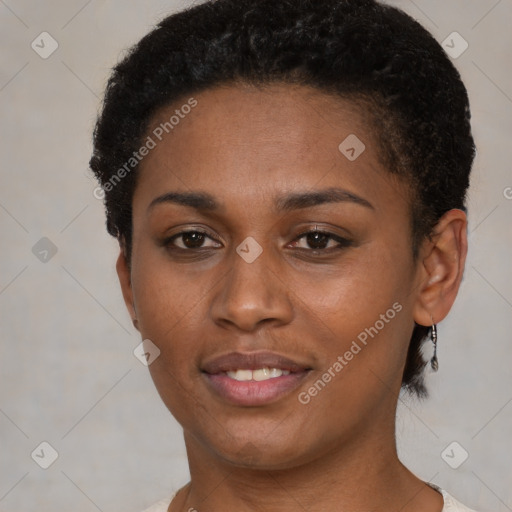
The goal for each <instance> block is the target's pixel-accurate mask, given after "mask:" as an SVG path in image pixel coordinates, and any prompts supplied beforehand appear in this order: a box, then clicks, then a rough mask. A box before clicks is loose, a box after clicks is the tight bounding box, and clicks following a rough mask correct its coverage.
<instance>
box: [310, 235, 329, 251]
mask: <svg viewBox="0 0 512 512" xmlns="http://www.w3.org/2000/svg"><path fill="white" fill-rule="evenodd" d="M328 238H329V236H328V235H324V234H323V233H310V234H308V235H307V241H308V244H309V245H313V246H314V247H313V248H314V249H323V248H325V246H326V245H327V242H328V240H327V239H328Z"/></svg>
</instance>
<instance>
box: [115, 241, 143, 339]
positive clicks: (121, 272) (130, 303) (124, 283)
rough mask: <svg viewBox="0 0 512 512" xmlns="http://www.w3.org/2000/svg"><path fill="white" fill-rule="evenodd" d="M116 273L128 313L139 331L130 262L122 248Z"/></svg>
mask: <svg viewBox="0 0 512 512" xmlns="http://www.w3.org/2000/svg"><path fill="white" fill-rule="evenodd" d="M116 271H117V277H118V278H119V284H120V285H121V291H122V293H123V298H124V302H125V304H126V307H127V309H128V312H129V313H130V317H131V319H132V322H133V325H134V327H135V328H136V329H137V330H138V329H139V326H138V321H137V313H136V310H135V301H134V297H133V290H132V282H131V272H130V268H129V265H128V261H127V259H126V254H125V251H124V249H123V247H122V246H121V250H120V252H119V256H118V258H117V262H116Z"/></svg>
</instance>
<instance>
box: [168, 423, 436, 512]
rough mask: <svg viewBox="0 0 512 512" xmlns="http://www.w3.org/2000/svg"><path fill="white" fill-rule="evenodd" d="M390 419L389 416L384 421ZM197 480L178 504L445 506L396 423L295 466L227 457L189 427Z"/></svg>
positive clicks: (182, 507) (279, 511) (423, 510)
mask: <svg viewBox="0 0 512 512" xmlns="http://www.w3.org/2000/svg"><path fill="white" fill-rule="evenodd" d="M381 426H382V424H381ZM185 442H186V446H187V453H188V458H189V465H190V474H191V482H190V483H189V484H188V485H187V486H186V488H184V489H183V490H182V491H183V492H180V493H179V494H178V496H177V499H176V500H175V501H174V502H173V504H172V507H170V509H169V510H170V511H172V512H179V511H189V510H196V511H199V512H201V510H209V511H211V512H220V511H225V510H243V511H247V512H249V511H257V510H258V511H259V510H262V506H263V508H264V509H265V510H272V511H275V512H291V511H292V510H293V511H294V512H295V511H297V510H308V511H310V512H316V511H325V510H340V511H344V510H350V511H367V510H400V511H401V512H413V511H414V512H440V511H441V509H442V497H441V495H440V494H439V493H437V492H436V491H434V490H433V489H431V488H430V487H428V486H427V485H425V483H424V482H422V481H421V480H419V479H418V478H417V477H415V476H414V475H413V474H412V473H411V472H410V471H409V470H407V468H405V467H404V466H403V464H402V463H401V462H400V461H399V459H398V456H397V453H396V446H395V441H394V423H393V430H392V431H391V432H390V431H389V429H386V432H382V430H381V431H380V432H379V433H378V434H376V435H373V436H372V437H370V438H368V437H367V436H365V439H361V438H360V439H359V440H358V442H354V441H353V440H352V441H351V442H350V443H345V444H343V445H342V446H336V447H332V448H331V449H329V450H328V451H326V453H324V454H322V455H321V456H316V457H315V458H313V459H312V460H309V461H307V462H305V463H303V464H301V465H297V466H294V467H291V468H287V469H279V470H267V469H261V468H260V469H257V468H247V467H245V468H243V467H239V466H235V465H233V464H230V463H228V462H226V461H225V460H224V459H222V458H221V457H218V456H216V455H215V454H213V453H212V452H211V451H208V450H206V449H205V448H204V446H203V445H202V444H200V443H199V442H198V441H197V440H196V439H195V438H194V437H193V436H192V435H190V434H188V433H185Z"/></svg>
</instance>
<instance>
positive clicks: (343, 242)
mask: <svg viewBox="0 0 512 512" xmlns="http://www.w3.org/2000/svg"><path fill="white" fill-rule="evenodd" d="M193 233H199V234H201V235H205V236H206V237H208V238H210V239H211V240H214V241H215V242H217V240H215V239H214V238H213V237H211V236H210V235H209V234H208V233H207V232H206V231H202V230H199V229H192V230H189V231H181V232H180V233H177V234H175V235H172V236H171V237H169V238H167V239H166V240H164V241H163V245H164V246H165V247H167V248H168V249H170V250H178V251H184V252H193V251H201V250H205V249H209V247H197V248H186V249H184V248H183V247H176V246H173V243H174V240H176V239H178V238H180V237H182V236H184V235H189V234H193ZM309 234H319V235H325V236H326V237H328V239H329V240H328V241H327V243H329V241H330V240H334V241H336V242H338V246H337V247H330V248H327V249H304V248H299V250H301V251H306V252H309V253H313V254H318V253H323V254H328V253H330V252H332V251H338V250H340V249H345V248H347V247H350V246H351V245H352V241H351V240H349V239H347V238H343V237H341V236H338V235H335V234H334V233H330V232H329V231H323V230H320V229H310V230H307V231H304V232H302V233H300V234H299V235H297V237H296V238H295V239H294V240H293V242H296V241H299V240H301V239H302V238H304V237H305V236H307V235H309ZM217 243H218V242H217Z"/></svg>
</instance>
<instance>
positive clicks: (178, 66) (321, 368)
mask: <svg viewBox="0 0 512 512" xmlns="http://www.w3.org/2000/svg"><path fill="white" fill-rule="evenodd" d="M469 121H470V112H469V105H468V98H467V93H466V90H465V88H464V85H463V84H462V82H461V80H460V76H459V74H458V72H457V71H456V69H455V68H454V66H453V65H452V63H451V62H450V60H449V58H448V57H447V56H446V55H445V54H444V52H443V50H442V48H441V47H440V46H439V44H438V43H437V42H436V41H435V40H434V39H433V37H432V36H431V35H430V34H429V33H428V32H427V31H426V30H425V29H424V28H422V27H421V26H420V25H419V24H418V23H417V22H415V21H414V20H412V19H411V18H410V17H409V16H407V15H406V14H404V13H403V12H401V11H400V10H398V9H395V8H392V7H389V6H385V5H382V4H380V3H377V2H375V1H372V0H357V1H354V0H352V1H348V0H325V1H322V2H315V1H312V0H280V1H277V2H276V1H275V0H258V1H257V2H255V1H254V0H217V1H214V2H206V3H202V4H199V5H196V6H194V7H192V8H190V9H188V10H185V11H183V12H181V13H178V14H174V15H172V16H169V17H168V18H166V19H165V20H164V21H162V22H161V23H160V24H159V25H158V26H157V27H156V28H155V30H153V31H152V32H151V33H150V34H148V35H147V36H146V37H144V38H143V39H142V40H141V41H140V42H139V43H138V44H137V45H136V46H135V47H134V48H133V49H132V50H131V52H130V53H129V54H128V55H127V56H126V57H125V59H124V60H123V61H122V62H121V63H120V64H119V65H118V66H117V67H116V68H115V70H114V73H113V75H112V77H111V78H110V81H109V84H108V87H107V91H106V95H105V102H104V107H103V111H102V113H101V115H100V117H99V119H98V123H97V126H96V131H95V137H94V154H93V156H92V159H91V168H92V169H93V171H94V172H95V174H96V176H97V178H98V179H99V182H100V184H101V186H102V188H103V191H104V194H105V206H106V211H107V228H108V231H109V232H110V233H111V234H112V235H113V236H115V237H117V239H118V240H119V243H120V248H121V250H120V255H119V258H118V261H117V271H118V275H119V279H120V283H121V288H122V291H123V296H124V299H125V302H126V305H127V308H128V310H129V312H130V315H131V317H132V319H133V323H134V325H135V327H136V328H137V329H138V330H139V331H140V334H141V337H142V339H143V340H144V342H143V346H142V355H143V357H144V358H145V359H146V360H147V364H148V366H149V369H150V372H151V376H152V378H153V380H154V382H155V385H156V387H157V390H158V392H159V394H160V396H161V398H162V400H163V401H164V403H165V404H166V406H167V407H168V408H169V410H170V411H171V413H172V414H173V415H174V416H175V417H176V419H177V420H178V421H179V423H180V424H181V425H182V427H183V430H184V438H185V444H186V448H187V455H188V459H189V466H190V474H191V480H190V482H189V483H188V484H187V485H186V486H185V487H183V488H182V489H181V490H180V491H179V492H178V493H177V494H176V495H175V496H174V497H173V498H172V499H171V498H167V499H165V500H163V501H162V502H160V503H157V504H156V505H155V506H154V507H152V508H151V509H149V510H151V511H153V512H156V511H164V510H169V511H171V512H178V511H186V510H188V511H193V510H197V511H199V512H201V511H202V510H204V511H206V510H208V511H219V510H247V511H253V510H271V511H283V512H284V511H291V510H294V511H295V510H307V511H320V510H321V511H324V510H353V511H363V510H364V511H367V510H379V511H380V510H382V511H391V510H396V511H398V510H400V511H402V512H412V511H414V512H439V511H445V512H449V511H457V510H459V511H467V510H469V509H468V508H466V507H464V506H463V505H461V504H460V503H458V502H457V501H456V500H455V499H454V498H452V497H451V496H450V495H449V494H448V493H447V492H446V491H444V490H441V489H439V488H437V487H435V486H433V485H429V484H427V483H425V482H423V481H421V480H420V479H419V478H417V477H416V476H415V475H413V474H412V473H411V472H410V471H409V470H408V469H407V468H405V467H404V466H403V465H402V463H401V462H400V461H399V459H398V456H397V452H396V445H395V411H396V406H397V400H398V395H399V392H400V390H401V388H405V389H406V390H408V391H409V392H411V393H413V394H417V395H418V396H426V389H425V386H424V383H423V378H422V375H423V373H424V367H425V366H426V362H425V360H424V358H423V356H422V352H421V348H422V344H423V342H424V341H425V340H427V339H429V340H430V341H431V343H432V350H433V355H432V357H431V360H430V362H429V365H430V366H431V367H432V368H433V369H434V370H435V369H436V368H437V365H438V362H437V357H436V351H435V349H436V342H437V335H436V324H437V323H438V322H440V321H441V320H443V319H444V318H445V317H446V315H447V314H448V312H449V311H450V308H451V307H452V304H453V302H454V300H455V297H456V295H457V291H458V288H459V285H460V282H461V279H462V275H463V270H464V263H465V257H466V251H467V238H466V226H467V220H466V214H465V196H466V190H467V187H468V183H469V174H470V170H471V166H472V162H473V158H474V154H475V147H474V143H473V138H472V135H471V127H470V122H469Z"/></svg>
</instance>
